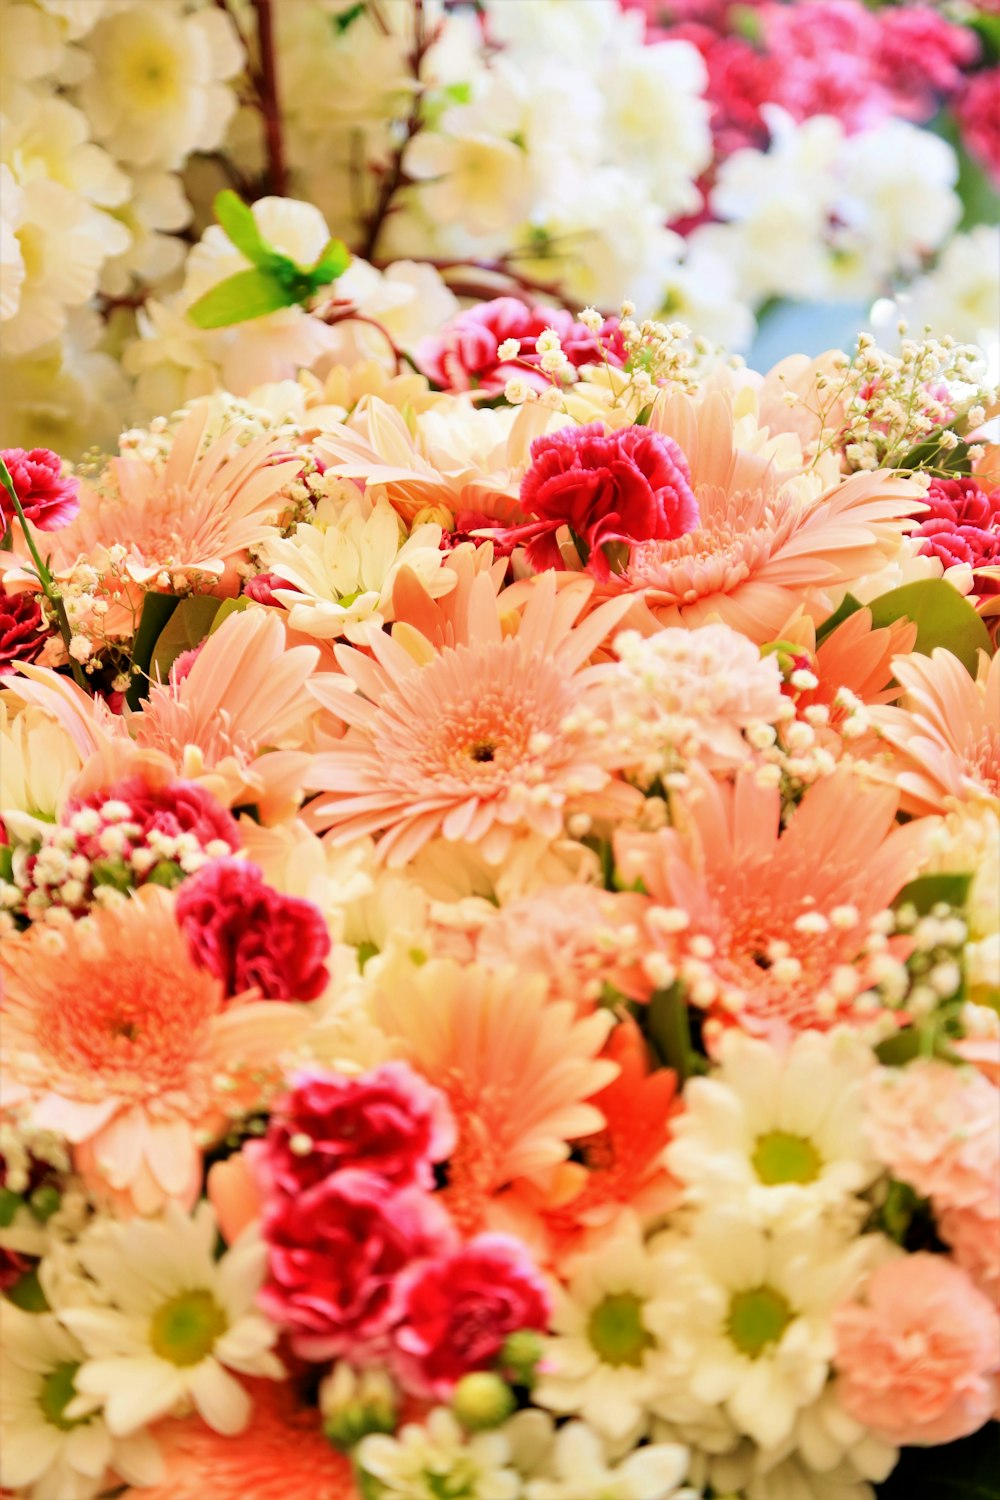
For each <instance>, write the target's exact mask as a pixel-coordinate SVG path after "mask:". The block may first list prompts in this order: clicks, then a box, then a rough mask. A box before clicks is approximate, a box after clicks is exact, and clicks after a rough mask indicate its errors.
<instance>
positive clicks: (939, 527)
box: [913, 479, 1000, 594]
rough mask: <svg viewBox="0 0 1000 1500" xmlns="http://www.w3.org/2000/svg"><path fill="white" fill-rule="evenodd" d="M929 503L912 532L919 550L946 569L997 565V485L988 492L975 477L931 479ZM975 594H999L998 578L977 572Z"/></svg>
mask: <svg viewBox="0 0 1000 1500" xmlns="http://www.w3.org/2000/svg"><path fill="white" fill-rule="evenodd" d="M926 502H927V505H928V506H929V509H928V510H927V511H924V512H923V513H922V514H921V517H920V525H919V526H918V527H917V529H916V531H914V533H913V535H914V536H915V537H920V538H921V545H920V550H921V552H923V553H924V554H925V555H926V556H928V557H939V558H940V559H941V561H942V563H943V564H944V566H945V567H946V568H953V567H955V566H956V564H958V563H965V564H967V565H968V566H969V567H971V568H974V569H978V568H1000V488H998V489H995V490H991V491H990V492H989V493H987V491H986V490H984V489H982V488H981V487H980V485H979V484H978V483H977V482H976V480H975V479H932V480H931V483H930V487H929V489H928V491H927V496H926ZM974 588H975V592H976V593H977V594H996V593H1000V578H991V577H990V576H989V574H977V576H976V581H975V585H974Z"/></svg>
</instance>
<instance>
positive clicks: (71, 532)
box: [52, 401, 302, 594]
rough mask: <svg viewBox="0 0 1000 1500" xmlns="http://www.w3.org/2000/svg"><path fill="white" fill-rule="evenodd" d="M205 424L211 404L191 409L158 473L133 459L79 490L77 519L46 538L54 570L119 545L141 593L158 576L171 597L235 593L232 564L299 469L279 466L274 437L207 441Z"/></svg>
mask: <svg viewBox="0 0 1000 1500" xmlns="http://www.w3.org/2000/svg"><path fill="white" fill-rule="evenodd" d="M211 419H212V403H211V402H210V401H199V402H198V403H197V404H196V405H195V406H194V407H193V409H192V411H191V412H190V414H189V415H188V416H187V417H185V419H184V421H183V422H182V423H181V424H180V426H179V427H178V428H177V431H176V433H175V434H174V440H173V445H172V447H171V450H170V454H169V457H168V458H167V461H166V463H165V465H164V466H163V467H162V468H157V467H155V466H154V465H152V464H149V463H146V462H145V461H144V460H143V459H141V458H137V457H134V456H131V455H130V456H129V457H127V458H115V459H112V460H111V463H110V465H109V467H108V471H107V473H106V474H105V476H104V478H103V480H102V482H101V483H100V484H99V485H90V484H84V485H83V486H81V490H80V512H79V514H78V515H77V517H76V519H75V520H74V521H73V522H72V524H71V525H69V526H66V527H64V528H63V530H62V531H59V532H57V533H54V536H53V541H52V552H53V566H54V568H55V570H56V571H57V572H62V571H65V570H68V569H71V568H72V567H73V565H74V563H76V562H77V561H78V560H79V559H83V561H85V562H87V561H93V560H94V558H95V555H96V554H99V553H100V552H101V551H102V550H103V549H105V548H107V549H110V548H112V547H114V546H116V545H119V544H120V545H122V546H124V547H125V548H127V555H126V557H125V560H124V563H123V565H122V572H123V574H124V575H125V576H126V577H127V578H130V579H131V580H133V582H135V583H136V584H138V585H139V586H140V587H148V586H150V585H151V584H154V583H157V580H158V579H159V577H160V575H161V574H164V573H165V574H166V575H167V580H168V581H169V585H170V587H171V588H174V589H178V588H183V587H185V586H187V587H189V586H190V585H191V583H192V582H194V581H195V580H198V581H199V582H200V583H201V584H203V585H204V584H205V583H210V584H211V585H212V591H213V592H216V593H223V594H236V593H238V592H239V578H238V574H237V572H236V567H235V564H236V562H237V561H238V560H240V559H241V558H243V557H244V556H245V554H246V550H247V548H248V547H250V546H251V545H252V544H253V543H255V542H259V541H261V540H262V538H263V537H265V536H267V535H268V534H269V533H270V531H271V530H272V529H273V526H274V523H275V522H276V521H277V520H278V519H279V517H280V515H281V512H282V511H283V510H284V509H286V507H287V501H286V500H285V499H284V497H283V496H282V493H281V492H282V490H283V489H284V488H285V486H286V485H287V484H289V483H290V482H291V480H292V479H294V477H295V475H296V474H297V473H298V472H299V470H300V469H301V467H302V462H301V459H297V458H296V459H290V460H287V461H285V462H279V459H280V456H281V454H282V452H287V442H285V441H283V440H282V439H280V438H269V437H260V438H256V439H254V440H253V441H252V442H249V443H247V444H246V446H245V447H242V448H241V447H240V446H239V438H240V432H239V429H238V428H237V427H231V428H230V429H229V430H228V431H227V432H223V434H222V435H221V437H218V438H216V439H215V441H214V442H212V441H210V440H209V426H210V423H211ZM158 586H159V587H166V583H159V584H158Z"/></svg>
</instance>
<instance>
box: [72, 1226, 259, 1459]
mask: <svg viewBox="0 0 1000 1500" xmlns="http://www.w3.org/2000/svg"><path fill="white" fill-rule="evenodd" d="M215 1233H216V1229H215V1218H214V1215H213V1213H212V1210H211V1207H210V1206H209V1205H208V1204H207V1203H202V1204H200V1205H199V1207H198V1208H197V1209H196V1211H195V1213H194V1214H193V1215H192V1216H191V1217H188V1216H187V1215H186V1214H185V1213H184V1212H183V1211H182V1210H181V1209H180V1208H178V1207H177V1205H176V1204H171V1205H170V1206H169V1208H168V1209H167V1211H166V1213H165V1214H164V1215H163V1217H162V1218H159V1219H133V1220H130V1221H128V1222H125V1223H115V1222H111V1221H109V1220H99V1221H97V1222H96V1223H95V1225H94V1226H93V1227H92V1228H91V1229H90V1230H88V1231H87V1233H86V1234H85V1235H84V1236H83V1239H82V1240H81V1243H80V1245H79V1248H78V1255H79V1260H80V1262H81V1264H82V1265H83V1267H84V1269H85V1270H86V1271H87V1272H88V1274H89V1275H90V1276H91V1277H92V1278H93V1279H94V1281H95V1282H96V1283H97V1285H98V1290H99V1292H100V1293H102V1294H103V1295H104V1297H105V1298H106V1299H107V1302H108V1305H107V1306H103V1307H101V1306H94V1307H86V1308H76V1307H72V1308H67V1309H65V1310H62V1309H60V1310H59V1317H60V1318H61V1320H62V1321H63V1322H64V1323H66V1324H67V1326H68V1327H69V1328H70V1329H71V1330H72V1332H73V1333H75V1334H76V1336H77V1337H78V1338H79V1340H80V1342H81V1344H82V1345H83V1347H84V1350H85V1351H86V1354H87V1362H86V1364H85V1365H83V1367H82V1368H81V1369H80V1371H79V1374H78V1375H77V1388H78V1390H80V1391H81V1392H83V1393H84V1394H86V1395H89V1396H94V1397H98V1398H99V1399H100V1400H102V1401H103V1402H104V1404H105V1412H104V1414H105V1419H106V1421H107V1424H108V1427H109V1429H110V1431H111V1432H112V1433H115V1434H124V1433H130V1432H135V1431H136V1429H137V1428H140V1427H143V1426H145V1425H146V1424H147V1423H149V1422H155V1421H156V1420H157V1419H158V1418H159V1417H163V1416H166V1415H167V1413H169V1412H171V1411H173V1410H174V1408H175V1407H177V1406H178V1405H179V1404H181V1403H182V1402H184V1401H185V1400H187V1399H190V1400H192V1401H193V1402H194V1404H195V1406H196V1407H197V1409H198V1411H199V1412H200V1413H201V1415H202V1416H203V1417H204V1419H205V1421H206V1422H207V1423H208V1425H209V1426H210V1427H212V1428H214V1430H215V1431H216V1432H221V1433H224V1434H226V1435H228V1434H232V1433H236V1432H240V1431H242V1429H243V1428H244V1427H245V1426H246V1424H247V1422H248V1421H249V1419H250V1409H251V1403H250V1397H249V1396H248V1394H247V1392H246V1390H245V1389H244V1387H243V1386H242V1385H241V1384H240V1382H239V1381H238V1380H236V1379H235V1378H234V1376H233V1375H231V1374H230V1373H229V1371H231V1370H236V1371H238V1372H239V1373H240V1374H242V1375H261V1376H265V1377H267V1378H269V1379H272V1380H280V1379H281V1378H282V1376H283V1375H284V1369H283V1367H282V1365H281V1362H280V1361H279V1360H278V1358H277V1357H276V1355H274V1354H272V1353H271V1352H270V1351H271V1348H272V1346H273V1344H274V1343H275V1341H276V1339H277V1336H278V1331H277V1329H276V1328H275V1326H274V1325H273V1324H272V1323H270V1322H269V1321H268V1319H267V1318H265V1317H264V1316H263V1315H262V1314H261V1313H258V1312H256V1311H255V1310H254V1299H255V1297H256V1295H257V1292H258V1290H259V1288H260V1285H261V1282H262V1281H263V1279H264V1272H265V1266H266V1258H267V1249H266V1246H265V1245H264V1244H263V1242H262V1241H260V1240H259V1239H258V1238H256V1236H253V1235H244V1236H242V1237H241V1238H240V1239H239V1240H238V1241H237V1242H236V1244H235V1245H233V1247H232V1248H231V1249H230V1250H229V1251H227V1253H226V1254H225V1255H223V1256H222V1258H221V1259H220V1260H218V1261H217V1260H215V1258H214V1256H213V1249H214V1245H215Z"/></svg>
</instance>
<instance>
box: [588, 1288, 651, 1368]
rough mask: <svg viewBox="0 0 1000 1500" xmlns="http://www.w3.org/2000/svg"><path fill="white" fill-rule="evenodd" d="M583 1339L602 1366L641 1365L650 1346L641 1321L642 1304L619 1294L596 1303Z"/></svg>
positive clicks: (645, 1329)
mask: <svg viewBox="0 0 1000 1500" xmlns="http://www.w3.org/2000/svg"><path fill="white" fill-rule="evenodd" d="M587 1337H588V1339H589V1340H590V1343H591V1345H592V1346H593V1348H594V1349H596V1351H597V1353H598V1355H599V1356H600V1358H601V1362H602V1364H606V1365H641V1364H642V1357H643V1355H644V1354H645V1352H646V1350H647V1349H648V1348H649V1347H650V1345H651V1344H652V1343H653V1336H652V1334H651V1333H650V1332H649V1331H648V1329H647V1328H646V1326H645V1324H644V1323H643V1321H642V1301H641V1299H640V1298H639V1297H637V1296H636V1295H635V1294H634V1292H619V1293H617V1294H615V1295H613V1296H608V1297H605V1298H604V1300H603V1301H602V1302H599V1303H598V1304H597V1306H596V1307H595V1308H594V1310H593V1312H592V1313H591V1315H590V1319H589V1322H588V1323H587Z"/></svg>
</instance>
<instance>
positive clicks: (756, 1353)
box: [726, 1286, 793, 1359]
mask: <svg viewBox="0 0 1000 1500" xmlns="http://www.w3.org/2000/svg"><path fill="white" fill-rule="evenodd" d="M792 1316H793V1314H792V1309H791V1306H790V1305H789V1302H788V1299H787V1297H784V1296H782V1294H781V1292H779V1291H776V1290H775V1288H774V1287H773V1286H756V1287H752V1288H751V1289H749V1290H747V1291H744V1292H736V1293H734V1295H733V1298H732V1300H731V1302H730V1304H729V1318H728V1320H727V1323H726V1332H727V1333H728V1335H729V1337H730V1338H731V1339H732V1341H733V1343H734V1344H735V1345H736V1347H737V1349H739V1351H740V1353H741V1354H745V1355H747V1357H748V1358H749V1359H759V1358H760V1356H761V1355H762V1354H763V1352H764V1350H765V1349H766V1348H768V1346H769V1345H770V1344H776V1343H777V1342H778V1340H779V1339H780V1338H781V1335H782V1334H783V1333H784V1331H785V1329H786V1328H787V1327H788V1325H789V1323H790V1322H791V1321H792Z"/></svg>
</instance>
